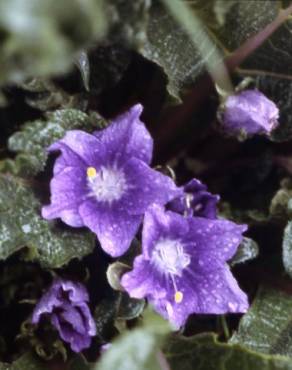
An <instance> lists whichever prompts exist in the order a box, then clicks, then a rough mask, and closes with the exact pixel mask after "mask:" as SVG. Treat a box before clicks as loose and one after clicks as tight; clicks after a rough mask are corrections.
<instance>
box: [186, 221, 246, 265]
mask: <svg viewBox="0 0 292 370" xmlns="http://www.w3.org/2000/svg"><path fill="white" fill-rule="evenodd" d="M188 222H189V233H188V235H187V236H186V238H185V243H186V244H187V245H188V248H187V251H188V253H190V254H191V255H192V263H196V268H197V269H200V270H212V269H214V268H215V267H216V266H218V264H219V265H220V264H222V262H225V261H228V260H229V259H230V258H232V257H233V255H234V254H235V252H236V251H237V248H238V246H239V244H240V243H241V241H242V238H243V236H242V233H243V232H245V231H246V230H247V226H246V225H237V224H235V223H234V222H231V221H227V220H210V219H206V218H199V217H192V218H188Z"/></svg>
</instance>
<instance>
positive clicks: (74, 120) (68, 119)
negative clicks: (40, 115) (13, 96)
mask: <svg viewBox="0 0 292 370" xmlns="http://www.w3.org/2000/svg"><path fill="white" fill-rule="evenodd" d="M46 118H47V119H46V120H45V121H42V120H37V121H34V122H28V123H26V124H25V125H24V126H23V128H22V130H21V131H19V132H16V133H15V134H13V135H12V136H11V137H10V139H9V142H8V145H9V149H10V150H12V151H14V152H17V153H20V154H18V156H17V157H16V168H15V172H16V173H21V174H25V175H26V176H27V175H33V174H36V173H38V172H40V171H42V170H43V169H44V166H45V164H46V160H47V157H48V153H47V148H48V146H49V145H51V144H52V143H53V142H55V141H56V140H58V139H61V138H62V137H63V136H64V135H65V132H66V130H70V129H80V128H82V129H84V130H93V129H98V128H100V127H102V126H103V125H104V121H103V120H102V119H99V118H97V119H92V118H91V117H89V116H88V115H87V114H86V113H83V112H81V111H79V110H76V109H62V110H57V111H55V112H53V113H48V114H46Z"/></svg>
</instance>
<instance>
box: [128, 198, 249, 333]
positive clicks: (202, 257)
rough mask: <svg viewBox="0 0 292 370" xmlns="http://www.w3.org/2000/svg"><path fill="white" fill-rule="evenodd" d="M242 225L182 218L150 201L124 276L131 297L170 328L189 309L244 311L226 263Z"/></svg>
mask: <svg viewBox="0 0 292 370" xmlns="http://www.w3.org/2000/svg"><path fill="white" fill-rule="evenodd" d="M245 230H246V226H245V225H236V224H234V223H233V222H231V221H227V220H217V219H215V220H210V219H207V218H201V217H183V216H181V215H179V214H177V213H174V212H171V211H165V210H164V209H163V208H162V207H160V206H157V205H153V206H152V207H151V208H150V209H149V210H148V212H147V213H146V215H145V219H144V225H143V233H142V254H141V255H140V256H138V257H136V259H135V261H134V268H133V270H132V271H131V272H128V273H126V274H124V275H123V277H122V279H121V284H122V286H123V287H124V288H125V289H126V291H127V292H128V293H129V294H130V296H131V297H133V298H144V297H146V298H148V300H149V301H150V303H152V304H153V306H154V308H155V309H156V310H157V311H158V312H159V313H160V314H161V315H162V316H163V317H165V318H167V319H169V320H170V321H171V322H172V323H173V324H174V326H175V327H180V326H182V325H183V324H184V323H185V322H186V320H187V318H188V316H189V315H190V314H192V313H200V314H223V313H227V312H245V311H246V310H247V308H248V301H247V296H246V294H245V293H244V292H243V291H242V290H241V289H240V288H239V286H238V284H237V282H236V280H235V279H234V277H233V276H232V274H231V272H230V269H229V266H228V264H227V263H226V261H228V260H229V259H230V258H231V257H232V256H233V255H234V254H235V252H236V250H237V248H238V246H239V244H240V242H241V240H242V233H243V232H244V231H245Z"/></svg>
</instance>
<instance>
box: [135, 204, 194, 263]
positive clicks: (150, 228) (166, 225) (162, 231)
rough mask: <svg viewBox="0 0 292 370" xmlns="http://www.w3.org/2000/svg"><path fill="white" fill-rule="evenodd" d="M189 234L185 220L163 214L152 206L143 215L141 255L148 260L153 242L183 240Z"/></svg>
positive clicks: (172, 214)
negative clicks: (172, 238) (172, 239)
mask: <svg viewBox="0 0 292 370" xmlns="http://www.w3.org/2000/svg"><path fill="white" fill-rule="evenodd" d="M188 233H189V223H188V222H187V221H186V218H185V217H183V216H181V215H179V214H176V213H174V212H170V211H169V212H165V210H164V208H163V207H161V206H159V205H157V204H154V205H152V206H151V207H149V209H148V210H147V212H146V213H145V216H144V222H143V230H142V245H143V255H144V256H145V257H146V258H148V259H149V258H150V256H151V253H152V250H153V248H154V246H155V242H156V241H158V240H159V239H163V238H166V239H171V237H172V236H174V238H175V239H179V238H184V237H185V236H186V235H188Z"/></svg>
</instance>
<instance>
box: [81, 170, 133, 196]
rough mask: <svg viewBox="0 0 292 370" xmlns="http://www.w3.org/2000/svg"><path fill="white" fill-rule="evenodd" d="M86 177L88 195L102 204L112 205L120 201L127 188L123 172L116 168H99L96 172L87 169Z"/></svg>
mask: <svg viewBox="0 0 292 370" xmlns="http://www.w3.org/2000/svg"><path fill="white" fill-rule="evenodd" d="M87 177H88V184H89V187H90V189H91V193H90V195H92V196H94V197H95V198H96V199H97V200H98V201H102V202H108V203H112V202H113V201H114V200H119V199H121V197H122V196H123V194H124V193H125V191H126V190H127V187H128V186H127V181H126V177H125V174H124V172H123V171H122V170H121V169H118V168H116V167H104V166H101V168H100V169H99V170H98V171H96V169H95V168H93V167H88V168H87Z"/></svg>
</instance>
